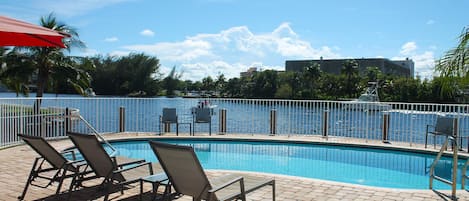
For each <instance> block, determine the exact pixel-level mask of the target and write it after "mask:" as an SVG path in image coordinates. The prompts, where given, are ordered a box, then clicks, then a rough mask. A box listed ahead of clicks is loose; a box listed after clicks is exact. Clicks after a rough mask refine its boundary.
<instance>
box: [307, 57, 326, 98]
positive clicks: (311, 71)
mask: <svg viewBox="0 0 469 201" xmlns="http://www.w3.org/2000/svg"><path fill="white" fill-rule="evenodd" d="M321 74H322V70H321V65H320V64H318V63H315V62H311V63H310V64H309V65H308V66H306V67H305V69H304V75H305V79H306V82H307V85H308V88H309V93H310V96H311V98H316V97H315V96H316V94H315V91H316V88H317V83H319V80H318V79H319V78H320V77H321Z"/></svg>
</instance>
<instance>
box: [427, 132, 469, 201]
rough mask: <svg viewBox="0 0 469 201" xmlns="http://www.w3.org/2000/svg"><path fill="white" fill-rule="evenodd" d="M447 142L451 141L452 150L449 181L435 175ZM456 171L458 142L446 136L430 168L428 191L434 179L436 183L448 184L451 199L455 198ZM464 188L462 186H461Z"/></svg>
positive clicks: (431, 187)
mask: <svg viewBox="0 0 469 201" xmlns="http://www.w3.org/2000/svg"><path fill="white" fill-rule="evenodd" d="M449 141H451V142H452V143H451V144H452V149H453V151H452V152H453V153H452V154H453V162H452V163H453V167H452V170H448V171H452V174H451V175H452V176H451V180H448V179H445V178H443V177H440V176H438V175H436V174H435V167H436V166H437V165H438V162H439V161H440V159H441V156H442V155H443V153H444V152H445V151H446V150H447V148H448V143H449ZM457 171H458V141H457V139H455V138H454V137H453V136H446V140H445V142H444V143H443V146H441V149H440V151H439V152H438V154H437V155H436V157H435V160H434V161H433V163H432V165H431V166H430V183H429V185H430V189H433V179H436V180H438V181H441V182H443V183H445V184H448V185H450V186H451V196H452V198H456V187H457ZM462 186H464V185H462Z"/></svg>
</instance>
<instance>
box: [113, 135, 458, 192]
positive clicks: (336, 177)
mask: <svg viewBox="0 0 469 201" xmlns="http://www.w3.org/2000/svg"><path fill="white" fill-rule="evenodd" d="M158 141H160V142H167V143H172V144H179V145H188V146H192V147H194V149H195V151H196V154H197V157H198V158H199V160H200V162H201V164H202V166H203V168H204V169H217V170H239V171H254V172H265V173H274V174H282V175H291V176H300V177H307V178H315V179H322V180H330V181H337V182H345V183H351V184H360V185H367V186H377V187H387V188H401V189H428V187H429V175H428V172H429V169H430V165H431V164H432V162H433V160H434V158H435V155H431V154H422V153H410V152H404V151H391V150H381V149H372V148H359V147H346V146H334V145H318V144H301V143H281V142H250V141H219V140H214V141H210V140H161V139H158ZM112 145H113V146H114V147H115V148H117V150H118V155H120V156H126V157H130V158H144V159H146V160H148V161H152V162H156V161H157V159H156V156H155V154H154V153H153V151H152V150H151V148H150V146H149V144H148V141H145V140H137V141H126V142H114V143H112ZM462 165H463V161H461V160H460V161H459V163H458V166H459V171H458V173H460V172H461V170H460V169H461V167H462ZM451 170H452V159H451V158H442V159H441V160H440V162H439V164H438V165H437V167H436V169H435V172H436V174H437V175H438V176H440V177H443V178H446V179H449V180H450V178H451V176H452V173H451ZM459 178H460V175H458V179H459ZM458 183H459V184H458V185H459V186H460V181H458ZM434 188H436V189H450V186H449V185H446V184H443V183H442V182H439V181H437V180H434Z"/></svg>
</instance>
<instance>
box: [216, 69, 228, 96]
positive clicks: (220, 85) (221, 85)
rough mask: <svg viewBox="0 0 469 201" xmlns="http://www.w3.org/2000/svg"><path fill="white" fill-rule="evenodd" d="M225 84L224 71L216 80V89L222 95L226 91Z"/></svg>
mask: <svg viewBox="0 0 469 201" xmlns="http://www.w3.org/2000/svg"><path fill="white" fill-rule="evenodd" d="M225 85H226V78H225V75H223V73H220V74H219V75H218V76H217V80H216V81H215V90H216V91H217V92H218V93H219V94H220V95H222V94H223V93H225Z"/></svg>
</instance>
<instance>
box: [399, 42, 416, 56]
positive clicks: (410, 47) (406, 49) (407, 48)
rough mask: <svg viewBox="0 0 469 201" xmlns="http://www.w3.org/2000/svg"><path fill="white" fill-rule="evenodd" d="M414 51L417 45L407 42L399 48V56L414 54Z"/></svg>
mask: <svg viewBox="0 0 469 201" xmlns="http://www.w3.org/2000/svg"><path fill="white" fill-rule="evenodd" d="M415 50H417V44H416V43H415V42H413V41H412V42H407V43H405V44H404V45H402V47H401V51H400V54H401V55H404V56H406V55H412V54H414V53H415Z"/></svg>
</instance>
